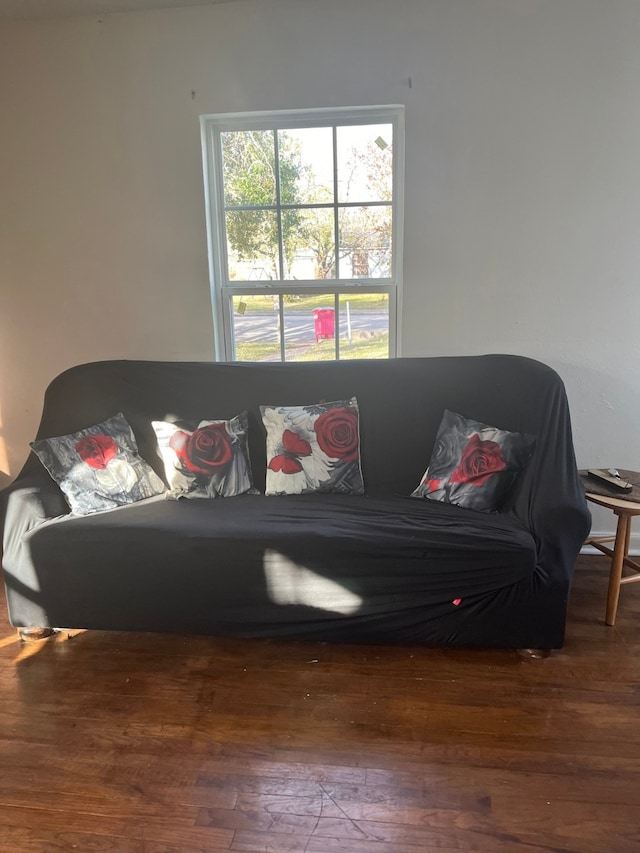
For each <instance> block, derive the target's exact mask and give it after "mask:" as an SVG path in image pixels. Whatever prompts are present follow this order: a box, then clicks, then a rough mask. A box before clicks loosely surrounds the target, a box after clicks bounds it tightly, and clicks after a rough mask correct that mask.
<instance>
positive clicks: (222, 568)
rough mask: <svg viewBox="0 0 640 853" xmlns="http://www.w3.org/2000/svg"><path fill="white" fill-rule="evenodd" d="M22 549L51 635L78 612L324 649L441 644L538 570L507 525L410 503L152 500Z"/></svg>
mask: <svg viewBox="0 0 640 853" xmlns="http://www.w3.org/2000/svg"><path fill="white" fill-rule="evenodd" d="M26 541H27V547H28V548H29V551H30V553H31V554H32V556H33V558H34V560H35V561H36V562H37V563H38V565H39V571H38V582H39V585H40V590H41V595H42V596H43V597H44V598H45V600H46V601H47V615H48V618H49V619H50V620H51V621H52V624H55V625H58V626H67V627H68V626H72V623H73V619H74V617H75V616H76V614H77V613H78V611H81V612H82V613H83V621H84V627H92V628H107V627H108V628H111V629H116V630H117V629H120V628H123V629H125V628H129V627H131V626H132V625H135V626H136V628H137V630H155V629H157V627H158V626H159V625H162V630H169V631H184V630H186V629H187V628H188V630H190V631H195V632H199V631H203V632H207V633H208V632H214V633H231V634H236V635H242V636H298V637H317V638H322V639H325V640H331V639H335V640H349V641H375V642H378V641H385V642H386V641H390V640H407V641H410V642H413V641H415V642H421V641H426V642H431V641H436V642H450V641H451V639H452V636H453V635H452V636H451V637H449V639H447V636H445V635H441V634H439V633H438V631H437V629H434V624H435V625H438V619H439V618H440V617H442V616H443V614H444V615H447V614H449V615H450V617H451V619H452V620H453V622H452V626H454V627H451V626H449V627H448V629H447V630H453V631H458V632H459V631H461V630H463V626H464V624H465V614H468V613H469V612H472V611H473V610H474V608H476V607H482V606H483V605H482V602H483V601H484V602H485V603H486V598H485V596H487V595H493V594H495V593H496V592H497V591H500V590H512V589H513V588H514V585H516V584H518V583H519V582H523V581H524V582H529V581H531V582H533V578H534V571H535V565H536V547H535V542H534V540H533V537H532V536H531V534H530V533H529V532H528V531H526V530H524V529H522V528H521V527H520V526H518V525H517V524H515V523H514V522H513V520H511V519H509V518H508V517H505V516H502V515H484V514H483V515H481V514H479V513H476V512H473V511H471V510H465V509H461V508H459V507H453V506H448V505H445V504H439V503H433V502H429V501H416V500H414V499H412V498H410V497H395V498H393V497H390V498H371V497H368V496H365V495H361V496H353V495H336V494H313V495H308V496H307V497H306V498H305V499H304V500H301V499H300V497H299V496H283V497H281V498H278V499H277V500H274V499H272V498H269V497H266V496H264V495H249V494H247V495H241V496H239V497H237V498H235V499H234V500H229V501H206V500H193V501H166V500H164V499H163V498H161V497H160V498H151V499H150V500H148V501H143V502H141V503H137V504H135V505H134V506H129V507H122V508H119V509H116V510H114V511H113V512H110V513H100V514H98V515H93V516H88V517H84V518H77V517H74V516H67V517H65V518H62V519H56V520H53V521H50V522H47V523H45V524H42V525H40V526H39V527H37V528H35V529H34V530H33V531H31V532H30V533H28V534H27V536H26ZM69 589H73V596H72V597H70V596H69V595H68V590H69ZM194 590H197V595H194ZM456 602H457V604H456ZM447 618H448V617H447ZM499 618H500V616H499V613H497V614H494V619H499ZM440 630H442V629H440ZM434 631H435V633H434Z"/></svg>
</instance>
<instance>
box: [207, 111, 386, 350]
mask: <svg viewBox="0 0 640 853" xmlns="http://www.w3.org/2000/svg"><path fill="white" fill-rule="evenodd" d="M201 122H202V140H203V155H204V164H205V191H206V199H207V225H208V231H209V246H210V271H211V284H212V296H213V303H214V322H215V327H216V340H217V349H218V357H220V358H223V359H227V360H238V361H247V360H248V361H254V360H282V361H290V360H303V359H308V360H313V359H327V358H329V359H335V358H341V359H344V358H372V357H373V358H375V357H378V358H386V357H389V356H393V355H395V354H396V350H397V335H396V315H397V306H398V294H399V289H400V282H401V257H400V252H399V251H398V250H397V248H396V247H398V246H400V245H401V227H402V191H403V186H402V183H403V181H402V172H403V111H402V108H401V107H363V108H357V109H342V110H316V111H294V112H277V113H247V114H231V115H228V114H227V115H217V116H203V117H202V119H201Z"/></svg>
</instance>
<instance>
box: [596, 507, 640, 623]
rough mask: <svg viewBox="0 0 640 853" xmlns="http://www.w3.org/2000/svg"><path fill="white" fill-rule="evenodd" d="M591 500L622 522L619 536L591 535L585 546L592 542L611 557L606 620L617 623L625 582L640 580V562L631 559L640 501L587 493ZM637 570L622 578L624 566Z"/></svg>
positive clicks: (618, 532) (617, 533)
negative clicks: (632, 534)
mask: <svg viewBox="0 0 640 853" xmlns="http://www.w3.org/2000/svg"><path fill="white" fill-rule="evenodd" d="M586 497H587V500H588V501H591V502H592V503H594V504H598V505H599V506H603V507H606V508H607V509H610V510H611V512H613V513H614V515H617V516H618V525H617V528H616V535H615V536H590V537H589V538H588V539H587V540H586V542H585V543H584V544H585V545H591V546H593V547H594V548H597V549H598V551H601V552H602V553H603V554H606V555H607V556H608V557H611V572H610V574H609V591H608V593H607V610H606V615H605V622H606V623H607V625H613V624H615V621H616V611H617V609H618V598H619V597H620V587H621V585H622V584H626V583H635V582H636V581H640V563H638V562H636V561H634V560H631V559H630V558H629V537H630V536H631V519H632V518H633V517H634V516H636V515H640V503H635V502H633V501H625V500H624V499H623V498H614V497H605V495H596V494H594V493H593V492H587V493H586ZM604 542H613V543H614V546H613V550H612V549H611V548H608V547H607V546H606V545H604V544H603V543H604ZM625 566H626V567H627V568H629V569H632V570H633V574H631V575H628V576H627V577H624V578H623V577H622V571H623V569H624V567H625Z"/></svg>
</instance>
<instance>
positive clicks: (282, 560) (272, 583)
mask: <svg viewBox="0 0 640 853" xmlns="http://www.w3.org/2000/svg"><path fill="white" fill-rule="evenodd" d="M264 574H265V578H266V581H267V590H268V592H269V597H270V598H271V600H272V601H274V602H275V603H276V604H282V605H285V604H297V605H304V606H305V607H314V608H316V609H318V610H328V611H330V612H331V613H340V614H342V615H343V616H350V615H351V614H353V613H357V611H358V610H359V609H360V607H361V606H362V598H361V597H360V596H359V595H356V594H355V593H354V592H351V590H349V589H346V588H345V587H343V586H341V585H340V584H339V583H336V582H335V581H332V580H329V579H328V578H325V577H323V576H322V575H319V574H318V573H317V572H313V571H311V569H308V568H306V566H300V565H298V563H294V562H293V560H291V559H289V557H286V556H285V555H284V554H281V553H280V552H279V551H275V550H273V549H271V548H268V549H267V550H266V551H265V553H264Z"/></svg>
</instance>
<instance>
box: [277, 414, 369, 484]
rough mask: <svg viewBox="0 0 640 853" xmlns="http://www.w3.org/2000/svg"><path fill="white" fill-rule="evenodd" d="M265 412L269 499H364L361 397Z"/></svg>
mask: <svg viewBox="0 0 640 853" xmlns="http://www.w3.org/2000/svg"><path fill="white" fill-rule="evenodd" d="M260 411H261V413H262V422H263V423H264V426H265V429H266V431H267V487H266V494H267V495H301V494H307V493H309V492H338V493H342V494H354V495H361V494H363V493H364V482H363V480H362V470H361V468H360V427H359V413H358V402H357V400H356V398H355V397H352V398H351V399H350V400H342V401H339V402H333V403H321V404H318V405H317V406H261V407H260Z"/></svg>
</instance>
